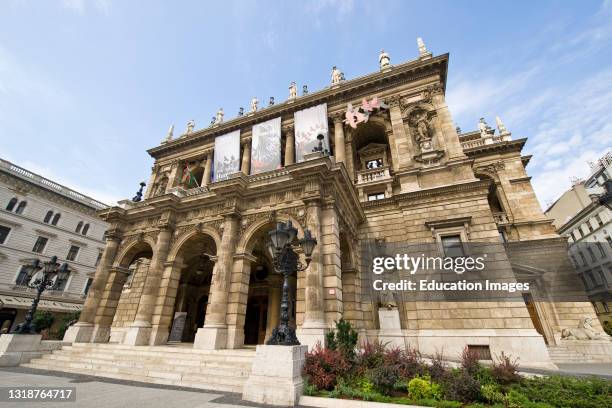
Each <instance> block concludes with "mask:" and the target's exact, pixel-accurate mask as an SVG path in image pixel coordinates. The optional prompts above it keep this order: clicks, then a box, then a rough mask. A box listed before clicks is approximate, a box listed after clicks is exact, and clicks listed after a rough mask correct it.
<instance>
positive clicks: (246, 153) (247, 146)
mask: <svg viewBox="0 0 612 408" xmlns="http://www.w3.org/2000/svg"><path fill="white" fill-rule="evenodd" d="M240 171H242V172H243V173H244V174H246V175H247V176H248V175H249V173H250V171H251V140H247V141H246V142H245V143H244V149H243V151H242V165H241V166H240Z"/></svg>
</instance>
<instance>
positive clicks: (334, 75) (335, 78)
mask: <svg viewBox="0 0 612 408" xmlns="http://www.w3.org/2000/svg"><path fill="white" fill-rule="evenodd" d="M343 80H344V74H343V73H342V72H341V71H340V70H339V69H338V68H336V66H333V67H332V72H331V83H332V85H338V84H339V83H340V82H342V81H343Z"/></svg>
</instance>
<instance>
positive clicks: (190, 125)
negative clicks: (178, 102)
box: [185, 119, 195, 134]
mask: <svg viewBox="0 0 612 408" xmlns="http://www.w3.org/2000/svg"><path fill="white" fill-rule="evenodd" d="M194 127H195V121H194V120H193V119H191V120H190V121H189V122H187V131H186V132H185V133H186V134H190V133H192V132H193V128H194Z"/></svg>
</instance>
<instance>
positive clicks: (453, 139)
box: [431, 89, 466, 159]
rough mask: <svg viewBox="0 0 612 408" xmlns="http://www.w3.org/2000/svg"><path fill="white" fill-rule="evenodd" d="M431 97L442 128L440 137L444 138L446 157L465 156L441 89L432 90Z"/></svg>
mask: <svg viewBox="0 0 612 408" xmlns="http://www.w3.org/2000/svg"><path fill="white" fill-rule="evenodd" d="M431 99H432V104H433V106H434V108H436V112H437V113H438V121H439V122H438V123H439V124H440V127H441V128H442V137H443V138H444V140H443V143H444V144H445V145H446V149H447V151H448V157H449V158H450V159H454V158H461V159H463V158H465V157H466V156H465V154H464V153H463V148H462V147H461V142H459V135H457V129H456V127H455V126H454V125H453V119H452V117H451V114H450V111H449V109H448V106H447V105H446V100H445V99H444V94H443V93H442V90H441V89H440V90H438V91H436V92H433V94H432V98H431Z"/></svg>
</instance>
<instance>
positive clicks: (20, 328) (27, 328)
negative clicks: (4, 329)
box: [11, 323, 36, 334]
mask: <svg viewBox="0 0 612 408" xmlns="http://www.w3.org/2000/svg"><path fill="white" fill-rule="evenodd" d="M11 334H36V331H35V330H34V329H33V328H32V325H29V324H26V323H19V324H18V325H17V327H15V329H14V330H13V331H12V332H11Z"/></svg>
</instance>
